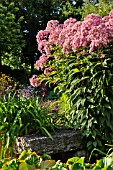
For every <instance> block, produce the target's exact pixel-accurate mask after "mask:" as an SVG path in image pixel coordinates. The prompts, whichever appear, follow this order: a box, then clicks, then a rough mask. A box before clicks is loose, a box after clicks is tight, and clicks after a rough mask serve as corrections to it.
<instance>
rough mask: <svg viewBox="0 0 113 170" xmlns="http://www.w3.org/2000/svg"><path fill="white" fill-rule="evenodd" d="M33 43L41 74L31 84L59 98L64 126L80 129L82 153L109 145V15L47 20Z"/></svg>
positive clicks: (112, 17) (112, 121)
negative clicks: (48, 87) (51, 88)
mask: <svg viewBox="0 0 113 170" xmlns="http://www.w3.org/2000/svg"><path fill="white" fill-rule="evenodd" d="M36 38H37V43H38V50H39V51H40V52H41V53H42V56H41V57H40V58H39V60H38V61H37V62H36V67H37V69H38V70H42V71H43V72H44V74H43V75H41V77H37V81H47V82H48V83H49V84H54V85H55V89H56V88H58V89H59V90H60V92H62V93H65V96H67V97H66V98H68V106H69V109H67V110H68V114H69V117H68V120H69V122H70V124H73V125H74V127H75V128H77V129H81V131H82V135H83V137H84V139H86V142H87V147H88V149H92V148H93V147H99V148H101V149H102V150H104V149H105V148H104V145H103V144H105V143H112V142H113V128H112V127H113V94H112V93H113V50H112V49H113V10H112V11H111V12H110V13H109V15H108V16H105V17H103V18H102V17H100V16H99V15H97V14H89V15H87V16H86V17H85V18H84V20H83V21H77V20H76V19H74V18H69V19H67V20H66V21H64V23H63V24H60V23H59V21H57V20H51V21H49V22H48V23H47V27H46V29H45V30H41V31H40V32H39V33H38V35H37V37H36ZM31 81H32V80H31ZM66 101H67V100H66ZM69 103H70V104H69Z"/></svg>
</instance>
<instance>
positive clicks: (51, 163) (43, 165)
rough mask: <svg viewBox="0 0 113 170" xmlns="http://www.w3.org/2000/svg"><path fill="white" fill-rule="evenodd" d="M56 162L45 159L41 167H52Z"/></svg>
mask: <svg viewBox="0 0 113 170" xmlns="http://www.w3.org/2000/svg"><path fill="white" fill-rule="evenodd" d="M55 163H56V162H55V161H54V160H45V161H42V162H41V164H40V168H42V169H46V168H52V167H53V166H54V165H55Z"/></svg>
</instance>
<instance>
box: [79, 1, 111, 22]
mask: <svg viewBox="0 0 113 170" xmlns="http://www.w3.org/2000/svg"><path fill="white" fill-rule="evenodd" d="M112 8H113V3H112V2H111V0H98V1H97V2H94V1H90V0H85V1H84V3H83V5H82V6H81V7H79V8H78V10H77V11H78V13H79V14H80V15H81V16H82V18H81V19H82V20H83V19H84V18H85V17H86V16H87V15H88V14H91V13H94V14H98V15H100V16H101V17H104V16H106V15H108V14H109V12H110V11H111V10H112Z"/></svg>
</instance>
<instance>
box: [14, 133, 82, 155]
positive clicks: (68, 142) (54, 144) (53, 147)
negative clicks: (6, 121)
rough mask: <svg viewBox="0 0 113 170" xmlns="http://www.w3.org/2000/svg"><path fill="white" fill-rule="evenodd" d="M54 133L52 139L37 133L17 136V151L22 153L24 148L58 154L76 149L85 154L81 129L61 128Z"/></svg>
mask: <svg viewBox="0 0 113 170" xmlns="http://www.w3.org/2000/svg"><path fill="white" fill-rule="evenodd" d="M51 135H52V138H53V140H52V139H50V138H49V137H46V136H39V135H37V134H33V135H29V136H24V137H17V138H16V143H17V144H16V146H15V151H16V153H17V154H20V153H21V152H22V151H23V150H31V151H35V152H36V153H37V154H44V153H47V154H57V153H61V152H68V151H75V152H77V153H79V156H80V152H81V154H85V151H84V147H83V144H82V138H81V135H80V132H79V131H77V132H76V131H74V130H59V131H57V132H56V133H54V134H51Z"/></svg>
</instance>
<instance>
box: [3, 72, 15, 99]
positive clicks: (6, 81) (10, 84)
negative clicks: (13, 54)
mask: <svg viewBox="0 0 113 170" xmlns="http://www.w3.org/2000/svg"><path fill="white" fill-rule="evenodd" d="M16 86H17V82H15V81H14V80H13V79H12V77H10V76H8V75H6V74H3V73H2V72H0V97H2V96H4V95H6V94H8V93H9V92H15V90H16Z"/></svg>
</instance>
